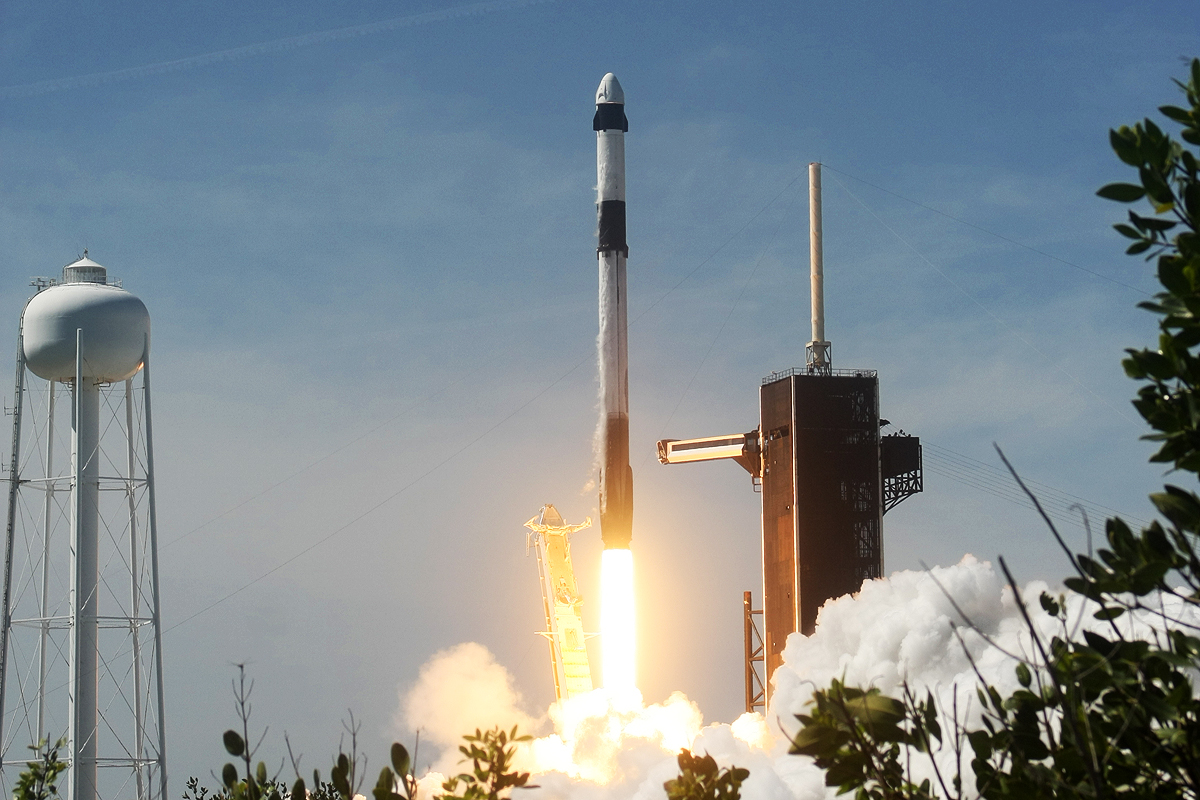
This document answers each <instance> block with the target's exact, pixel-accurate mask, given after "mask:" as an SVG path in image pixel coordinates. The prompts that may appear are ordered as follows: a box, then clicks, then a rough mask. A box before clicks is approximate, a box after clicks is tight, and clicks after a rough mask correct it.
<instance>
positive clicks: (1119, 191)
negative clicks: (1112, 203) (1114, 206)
mask: <svg viewBox="0 0 1200 800" xmlns="http://www.w3.org/2000/svg"><path fill="white" fill-rule="evenodd" d="M1096 194H1097V195H1098V196H1100V197H1103V198H1104V199H1105V200H1116V201H1117V202H1118V203H1132V202H1133V201H1135V200H1141V199H1142V198H1143V197H1145V196H1146V190H1145V189H1143V188H1142V187H1141V186H1138V185H1136V184H1133V183H1110V184H1108V185H1107V186H1102V187H1100V189H1099V190H1097V192H1096Z"/></svg>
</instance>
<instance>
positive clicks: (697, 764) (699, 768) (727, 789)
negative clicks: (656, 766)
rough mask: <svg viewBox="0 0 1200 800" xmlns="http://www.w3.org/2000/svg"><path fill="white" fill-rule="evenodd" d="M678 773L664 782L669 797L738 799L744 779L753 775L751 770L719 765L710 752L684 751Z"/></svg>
mask: <svg viewBox="0 0 1200 800" xmlns="http://www.w3.org/2000/svg"><path fill="white" fill-rule="evenodd" d="M676 761H678V762H679V776H678V777H676V778H672V779H671V780H669V781H667V782H666V783H664V784H663V788H664V789H666V790H667V800H738V798H739V797H741V788H742V782H743V781H745V780H746V778H749V777H750V770H748V769H742V768H741V767H722V768H718V767H717V762H716V760H715V759H713V757H712V756H710V755H703V756H697V755H692V753H691V752H690V751H688V750H682V751H680V753H679V756H678V758H677V759H676Z"/></svg>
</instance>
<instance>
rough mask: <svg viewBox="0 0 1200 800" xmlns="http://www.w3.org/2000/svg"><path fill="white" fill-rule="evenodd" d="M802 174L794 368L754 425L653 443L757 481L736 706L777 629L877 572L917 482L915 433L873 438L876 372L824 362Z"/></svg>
mask: <svg viewBox="0 0 1200 800" xmlns="http://www.w3.org/2000/svg"><path fill="white" fill-rule="evenodd" d="M809 178H810V180H809V185H810V238H811V273H810V277H811V285H812V340H811V341H809V342H808V345H807V348H806V358H805V361H806V364H805V366H804V367H801V368H795V369H789V370H786V371H783V372H775V373H772V374H770V375H768V376H767V377H766V378H764V379H763V381H762V384H761V386H760V387H759V426H758V428H756V429H755V430H753V431H750V432H748V433H744V434H733V435H729V436H710V437H705V438H700V439H683V440H673V439H664V440H662V441H660V442H659V443H658V456H659V461H661V462H662V463H664V464H680V463H690V462H695V461H712V460H717V459H731V460H733V461H736V462H737V463H738V464H740V465H741V466H742V467H744V468H745V469H746V470H747V471H748V472H749V473H750V475H751V477H752V479H753V481H754V485H755V487H756V488H759V487H761V492H762V569H763V590H762V591H763V605H762V608H761V610H755V609H754V608H753V607H752V602H751V595H750V593H749V592H746V593H745V594H744V595H743V621H744V626H743V627H744V637H745V639H744V649H745V672H746V687H745V689H746V691H745V694H746V710H747V711H755V710H759V709H763V710H765V707H766V703H767V701H768V700H769V695H770V679H771V675H772V674H773V673H774V671H775V670H776V669H777V668H778V667H779V666H780V665H781V664H782V663H783V649H784V647H785V645H786V644H787V637H788V636H789V635H790V634H792V633H794V632H797V631H799V632H800V633H803V634H805V635H810V634H812V633H813V630H814V629H815V627H816V621H817V612H818V610H819V609H820V607H821V606H822V605H823V604H824V603H825V602H826V601H827V600H830V599H832V598H835V597H841V596H842V595H846V594H852V593H854V592H856V591H858V590H859V589H860V588H861V587H862V584H863V581H865V580H869V579H872V578H879V577H881V576H882V575H883V515H884V513H885V512H887V511H888V510H890V509H891V508H894V507H895V506H896V504H898V503H900V502H901V501H903V500H904V499H906V498H907V497H910V496H912V495H913V494H916V493H917V492H920V491H922V490H923V488H924V484H923V472H922V464H921V443H920V440H919V439H918V438H917V437H914V436H907V435H904V433H903V432H900V433H898V434H893V435H887V436H881V435H880V428H881V427H883V426H884V425H887V424H889V423H888V422H887V420H881V419H880V417H879V378H878V375H877V373H876V372H875V371H874V370H835V369H833V366H832V358H831V351H832V347H831V345H830V343H829V342H828V341H826V340H825V310H824V294H823V293H824V288H823V284H824V274H823V265H822V252H821V250H822V245H821V210H820V209H821V205H820V165H819V164H810V165H809ZM759 614H761V617H762V626H761V628H760V627H759V625H758V621H757V620H756V619H755V617H756V616H757V615H759ZM760 668H761V669H762V673H761V674H760V673H759V672H758V670H759V669H760Z"/></svg>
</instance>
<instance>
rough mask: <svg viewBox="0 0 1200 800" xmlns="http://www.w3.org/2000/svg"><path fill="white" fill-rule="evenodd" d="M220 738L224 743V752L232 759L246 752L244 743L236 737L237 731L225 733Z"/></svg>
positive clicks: (239, 737) (240, 738)
mask: <svg viewBox="0 0 1200 800" xmlns="http://www.w3.org/2000/svg"><path fill="white" fill-rule="evenodd" d="M222 738H223V739H224V741H225V752H227V753H229V755H231V756H233V757H234V758H238V757H240V756H241V755H242V753H244V752H246V743H245V742H244V741H242V737H241V736H239V735H238V732H237V731H225V735H224V736H223V737H222Z"/></svg>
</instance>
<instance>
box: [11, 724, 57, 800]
mask: <svg viewBox="0 0 1200 800" xmlns="http://www.w3.org/2000/svg"><path fill="white" fill-rule="evenodd" d="M66 745H67V740H66V739H65V738H62V739H59V740H58V741H57V742H55V743H54V744H49V742H48V741H47V740H46V739H42V740H41V741H40V742H38V743H37V744H31V745H30V746H29V749H30V750H32V751H33V753H34V759H33V760H32V761H27V762H25V770H24V771H23V772H22V773H21V774H20V776H19V777H18V778H17V785H16V787H15V788H14V789H13V800H50V798H57V797H59V794H58V783H57V781H58V776H59V775H61V774H62V773H63V771H64V770H65V769H66V768H67V762H65V761H60V760H59V758H58V751H59V750H61V749H62V748H64V747H66Z"/></svg>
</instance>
